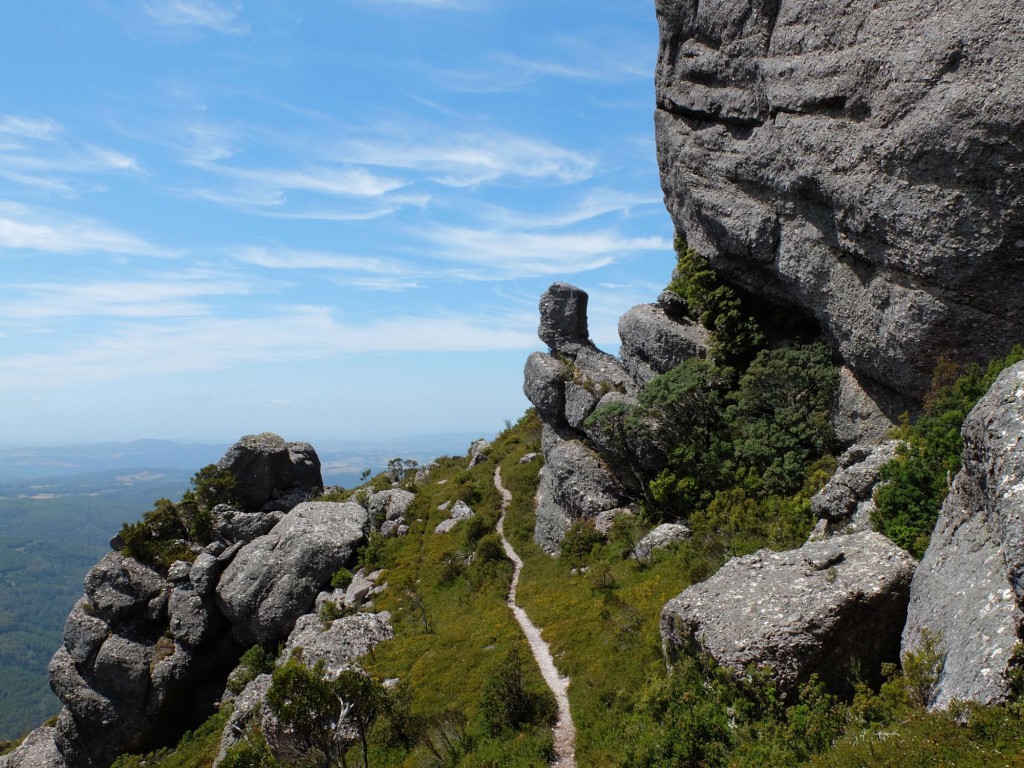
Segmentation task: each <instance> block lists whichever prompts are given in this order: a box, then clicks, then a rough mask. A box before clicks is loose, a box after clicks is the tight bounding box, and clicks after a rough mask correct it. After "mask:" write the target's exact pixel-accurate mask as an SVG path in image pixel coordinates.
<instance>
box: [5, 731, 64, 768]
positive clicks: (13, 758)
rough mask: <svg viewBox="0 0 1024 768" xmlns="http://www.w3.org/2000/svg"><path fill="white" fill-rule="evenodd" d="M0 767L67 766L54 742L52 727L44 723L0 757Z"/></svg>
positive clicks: (57, 767)
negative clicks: (11, 750) (13, 748)
mask: <svg viewBox="0 0 1024 768" xmlns="http://www.w3.org/2000/svg"><path fill="white" fill-rule="evenodd" d="M0 768H67V763H65V762H64V757H63V755H61V753H60V752H59V751H58V749H57V744H56V743H55V742H54V733H53V728H51V727H50V726H47V725H44V726H43V727H41V728H37V729H36V730H34V731H32V733H30V734H29V735H28V736H26V737H25V740H24V741H23V742H21V744H20V745H19V746H18V747H17V749H15V750H14V751H13V752H10V753H8V754H6V755H4V756H2V757H0Z"/></svg>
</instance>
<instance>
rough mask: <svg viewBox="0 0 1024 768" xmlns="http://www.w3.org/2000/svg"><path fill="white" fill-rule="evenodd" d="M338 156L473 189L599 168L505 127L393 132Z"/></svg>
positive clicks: (575, 176)
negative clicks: (425, 135)
mask: <svg viewBox="0 0 1024 768" xmlns="http://www.w3.org/2000/svg"><path fill="white" fill-rule="evenodd" d="M340 157H344V158H346V159H349V160H350V161H351V162H355V163H359V164H361V165H371V166H379V167H386V168H396V169H404V170H412V171H418V172H421V173H426V174H429V176H430V178H431V179H432V180H434V181H436V182H438V183H440V184H443V185H446V186H452V187H472V186H477V185H479V184H483V183H485V182H491V181H495V180H497V179H500V178H503V177H519V178H527V179H554V180H556V181H558V182H561V183H571V182H579V181H583V180H585V179H587V178H589V177H590V176H591V175H592V174H593V173H594V171H595V168H596V165H597V163H596V161H595V159H594V158H592V157H590V156H588V155H585V154H583V153H581V152H577V151H576V150H572V149H566V148H564V147H560V146H558V145H557V144H553V143H551V142H548V141H544V140H540V139H531V138H528V137H525V136H519V135H515V134H509V133H507V132H503V131H495V132H491V133H488V134H483V133H452V132H441V131H438V132H437V136H436V137H435V138H434V139H433V140H431V141H427V142H424V141H422V140H417V139H415V138H414V137H410V136H405V135H400V134H399V135H394V136H392V137H390V138H388V139H386V140H380V139H356V140H352V141H348V142H345V143H343V145H342V149H341V154H340Z"/></svg>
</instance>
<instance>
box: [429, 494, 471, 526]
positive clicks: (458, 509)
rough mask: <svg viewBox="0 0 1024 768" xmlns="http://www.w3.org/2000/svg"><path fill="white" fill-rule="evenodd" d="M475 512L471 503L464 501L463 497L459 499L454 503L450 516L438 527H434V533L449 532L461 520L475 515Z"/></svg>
mask: <svg viewBox="0 0 1024 768" xmlns="http://www.w3.org/2000/svg"><path fill="white" fill-rule="evenodd" d="M474 514H476V513H475V512H473V510H472V508H471V507H470V506H469V504H467V503H466V502H464V501H463V500H462V499H459V500H458V501H456V502H455V503H454V504H453V505H452V508H451V512H450V513H449V518H448V519H447V520H442V521H441V522H440V523H438V524H437V527H436V528H434V533H448V532H449V531H451V530H452V529H454V528H455V526H456V525H458V524H459V523H460V522H461V521H463V520H469V518H471V517H473V515H474Z"/></svg>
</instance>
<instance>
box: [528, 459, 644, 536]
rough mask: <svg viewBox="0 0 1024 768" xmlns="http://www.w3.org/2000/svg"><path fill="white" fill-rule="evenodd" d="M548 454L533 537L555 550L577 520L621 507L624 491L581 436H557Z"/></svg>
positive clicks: (542, 473)
mask: <svg viewBox="0 0 1024 768" xmlns="http://www.w3.org/2000/svg"><path fill="white" fill-rule="evenodd" d="M545 456H546V463H545V466H544V469H543V471H542V472H541V481H540V486H539V488H538V497H539V498H538V505H537V522H536V526H535V528H534V536H533V538H534V541H536V542H537V543H538V544H539V545H540V546H541V547H542V548H543V549H544V550H545V551H547V552H549V553H551V554H555V553H557V552H558V551H559V545H560V544H561V541H562V537H563V536H564V535H565V532H566V531H567V530H568V528H569V525H570V524H571V523H572V522H573V521H574V520H591V521H593V520H594V519H595V518H596V517H597V516H598V515H599V514H600V513H601V512H604V511H607V510H610V509H615V508H617V507H621V506H622V505H623V502H624V501H625V493H624V491H623V489H622V486H621V485H620V484H619V482H618V481H617V480H616V479H615V476H614V475H613V474H612V473H611V470H609V469H608V467H607V465H606V464H605V463H604V462H603V461H602V460H601V458H600V457H599V456H598V455H597V454H596V453H594V451H592V450H591V449H590V448H588V447H587V446H586V445H584V444H583V443H582V442H581V441H579V440H561V439H556V442H555V444H554V445H553V446H551V447H550V448H549V449H548V450H546V451H545Z"/></svg>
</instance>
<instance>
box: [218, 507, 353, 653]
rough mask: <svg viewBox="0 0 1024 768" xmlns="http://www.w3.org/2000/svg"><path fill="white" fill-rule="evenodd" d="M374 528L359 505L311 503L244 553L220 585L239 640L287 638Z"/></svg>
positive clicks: (224, 610)
mask: <svg viewBox="0 0 1024 768" xmlns="http://www.w3.org/2000/svg"><path fill="white" fill-rule="evenodd" d="M369 523H370V520H369V515H368V514H367V512H366V510H365V509H363V507H361V506H360V505H359V504H356V503H354V502H345V503H340V502H329V501H309V502H305V503H303V504H299V505H298V506H297V507H295V508H294V509H293V510H292V511H291V512H289V513H288V514H287V515H285V517H284V519H283V520H281V522H280V523H278V524H277V525H276V526H274V528H273V530H271V531H270V533H268V534H267V535H266V536H261V537H259V538H258V539H255V540H253V541H252V542H250V543H249V544H247V545H245V546H244V547H242V549H241V550H240V551H239V552H238V554H237V555H236V556H235V558H234V560H232V561H231V564H230V565H229V566H228V567H227V569H226V570H225V571H224V575H223V576H222V577H221V579H220V581H219V582H218V584H217V605H218V606H219V607H220V609H221V612H222V613H223V614H224V615H225V616H226V617H227V618H228V620H229V621H230V622H231V631H232V634H233V635H234V636H235V638H236V639H238V640H239V641H240V642H243V643H246V644H251V643H254V642H270V641H275V640H279V639H280V638H282V637H284V636H285V635H287V634H288V632H289V631H290V630H291V628H292V626H293V625H294V623H295V620H296V619H297V618H298V617H299V616H301V615H302V614H304V613H306V611H308V610H309V608H310V606H312V605H313V601H314V600H315V599H316V596H317V593H318V592H319V591H320V589H321V588H322V587H323V585H324V584H326V583H327V582H328V581H330V579H331V576H332V575H333V574H334V572H335V571H337V570H338V569H339V568H341V567H342V566H343V565H345V564H346V563H348V561H349V559H350V558H351V556H352V555H353V554H354V552H355V550H356V547H358V546H359V545H360V544H361V543H362V542H363V541H364V540H365V538H366V535H367V533H368V531H369Z"/></svg>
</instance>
